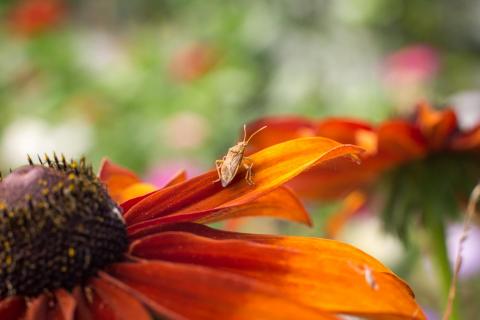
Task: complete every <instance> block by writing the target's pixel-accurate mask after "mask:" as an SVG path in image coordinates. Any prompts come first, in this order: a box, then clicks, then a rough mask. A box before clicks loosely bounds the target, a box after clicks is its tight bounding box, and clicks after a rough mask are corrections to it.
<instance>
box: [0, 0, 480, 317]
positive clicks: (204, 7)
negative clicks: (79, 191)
mask: <svg viewBox="0 0 480 320" xmlns="http://www.w3.org/2000/svg"><path fill="white" fill-rule="evenodd" d="M0 16H1V20H0V21H1V24H0V168H1V169H3V170H4V171H5V170H8V168H12V167H16V166H18V165H19V164H22V163H24V162H25V159H26V154H27V153H29V154H31V155H34V154H37V153H42V154H43V153H44V152H48V153H50V152H53V151H56V152H57V153H65V154H66V155H68V156H72V157H75V156H79V155H86V156H88V158H89V159H90V160H91V161H92V163H94V165H96V166H98V164H99V162H100V159H101V158H102V157H104V156H108V157H109V158H111V159H112V160H113V161H115V162H117V163H119V164H121V165H124V166H127V167H129V168H131V169H133V170H135V171H136V172H138V173H139V174H141V175H142V176H143V177H144V178H145V179H147V180H149V181H151V182H153V183H157V184H161V183H162V181H164V180H165V179H167V178H168V177H169V176H170V175H172V174H173V173H174V172H176V171H177V170H178V169H180V168H185V169H187V171H188V172H189V174H190V175H195V174H198V173H200V172H202V171H203V170H205V169H209V168H212V167H213V162H214V160H215V159H218V158H220V157H221V155H222V154H223V153H224V152H225V151H226V149H227V148H228V147H229V146H231V145H232V144H234V143H235V142H236V141H237V139H238V137H239V133H240V130H241V128H242V125H243V124H244V123H247V122H249V121H251V120H254V119H256V118H258V117H260V116H265V115H280V114H296V115H305V116H311V117H316V118H321V117H326V116H333V115H334V116H351V117H357V118H361V119H366V120H371V121H374V122H379V121H381V120H383V119H386V118H388V117H390V116H392V115H396V114H408V112H409V111H411V110H412V107H413V106H414V104H415V102H417V101H418V100H419V99H421V98H426V99H428V100H430V101H432V102H434V103H438V104H450V103H454V104H455V105H456V106H457V107H458V106H461V107H462V109H463V110H471V111H470V112H475V111H476V112H477V113H478V110H479V109H480V91H478V90H479V89H480V2H478V1H474V0H457V1H447V0H441V1H428V0H417V1H406V0H404V1H400V0H399V1H381V0H350V1H347V0H336V1H327V0H325V1H313V0H296V1H286V0H284V1H264V0H245V1H241V2H240V1H226V0H221V1H220V0H218V1H216V0H215V1H208V2H205V1H181V0H177V1H171V0H161V1H159V0H157V1H154V0H143V1H129V0H104V1H96V0H84V1H74V0H71V1H66V0H65V1H61V0H57V1H53V0H26V1H13V0H10V1H8V0H1V1H0ZM470 119H471V117H470V116H469V113H466V114H465V116H464V117H463V118H462V117H461V120H462V121H464V123H465V125H468V121H469V120H470ZM332 208H335V204H332ZM332 208H330V206H328V207H327V206H323V207H322V208H317V207H312V208H311V209H312V211H313V212H315V213H316V212H317V211H319V212H320V213H321V214H316V215H315V221H316V222H317V227H316V228H315V229H307V228H303V227H290V226H286V225H285V224H278V223H272V222H271V221H269V220H261V222H257V224H255V225H251V223H250V222H248V223H247V224H246V226H244V227H242V228H247V229H248V228H250V230H260V231H263V232H266V231H268V232H279V231H280V232H287V233H296V234H304V235H321V230H322V222H323V221H324V219H325V218H324V217H326V216H328V212H330V211H332V210H333V209H332ZM252 223H253V222H252ZM349 228H350V229H348V231H347V232H345V235H344V238H343V239H344V240H346V241H350V242H352V243H354V244H356V245H358V246H360V247H362V248H363V249H364V250H367V251H368V252H370V253H371V254H373V255H374V256H376V257H377V258H379V259H381V260H382V261H383V262H385V263H387V264H388V265H389V266H390V267H392V268H394V269H395V270H397V271H398V272H399V273H400V274H401V275H402V276H405V277H407V279H408V280H409V281H410V282H411V283H412V285H413V287H414V288H415V289H416V290H417V293H418V295H419V299H420V301H421V303H422V304H423V305H424V306H425V307H426V309H429V308H431V309H438V307H439V306H438V305H435V299H434V296H435V293H434V292H432V291H434V286H433V287H432V284H431V282H434V280H433V279H429V278H428V273H429V271H428V270H429V261H421V262H420V264H419V265H416V267H414V268H403V267H402V266H404V265H405V261H408V252H407V253H406V252H405V250H404V248H403V247H402V245H401V244H400V243H399V242H398V241H397V240H396V239H395V238H391V237H387V236H385V235H384V234H383V233H382V230H381V227H380V225H379V223H378V221H376V220H371V221H370V220H368V221H360V222H359V223H358V224H357V225H355V224H353V225H351V226H350V227H349ZM455 228H456V226H452V231H451V233H452V234H454V232H456V231H455V230H456V229H455ZM475 232H476V231H475ZM457 234H458V232H457ZM452 239H454V238H452ZM471 239H476V242H475V241H473V240H471V241H470V242H469V244H470V245H471V246H473V247H472V249H471V250H472V254H471V255H472V257H475V253H477V252H479V249H480V233H479V234H478V235H476V236H472V237H471ZM475 245H476V247H475ZM452 250H453V249H452ZM469 250H470V249H469ZM477 260H478V258H477ZM478 262H479V263H478V264H480V261H478ZM466 263H467V262H466ZM479 267H480V266H479ZM472 268H473V269H472V270H473V271H472V272H470V273H468V274H467V275H466V277H467V278H466V279H468V283H469V284H468V286H467V290H466V291H464V295H465V296H466V297H465V301H467V302H468V301H469V299H473V297H475V294H478V293H479V292H480V283H479V282H480V281H478V272H477V271H478V268H477V265H474V266H473V267H472ZM471 279H476V281H471ZM477 298H478V295H477ZM475 304H476V303H475V302H473V303H472V304H471V305H470V304H468V303H465V304H464V306H465V308H467V309H468V310H467V311H468V312H467V314H469V312H470V313H472V314H475V313H476V312H475V308H478V306H477V305H475ZM469 309H472V311H469ZM477 310H478V309H477ZM432 319H434V316H432ZM472 319H475V316H473V318H472Z"/></svg>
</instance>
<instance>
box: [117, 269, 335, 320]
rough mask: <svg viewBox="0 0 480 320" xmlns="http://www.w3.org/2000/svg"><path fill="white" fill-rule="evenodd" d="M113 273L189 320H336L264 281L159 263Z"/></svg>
mask: <svg viewBox="0 0 480 320" xmlns="http://www.w3.org/2000/svg"><path fill="white" fill-rule="evenodd" d="M111 273H113V275H114V276H115V277H116V278H118V279H120V281H121V282H123V283H125V284H126V285H127V286H129V287H131V288H132V289H134V290H135V291H137V292H138V293H140V294H141V295H143V296H145V297H147V298H148V299H149V301H153V302H155V303H156V304H158V305H161V306H163V307H165V308H168V309H169V310H172V311H174V312H176V313H178V314H180V315H181V316H183V317H185V318H187V319H198V320H201V319H239V320H240V319H252V317H255V318H258V319H336V317H333V316H330V315H328V314H326V313H324V312H322V311H320V310H318V311H317V310H313V309H312V308H309V307H306V306H302V305H300V304H297V303H295V302H293V301H291V300H288V299H285V297H282V296H281V295H279V294H278V293H277V292H275V291H273V290H271V288H269V287H268V286H265V285H264V284H263V283H261V282H259V281H255V280H252V279H249V278H247V277H243V276H239V275H236V274H232V273H229V272H225V271H222V270H215V269H211V268H206V267H202V266H194V265H189V264H180V263H170V262H163V261H155V262H142V263H122V264H117V265H114V266H112V268H111ZM149 306H150V305H149ZM150 307H151V308H152V309H154V308H155V305H153V306H150Z"/></svg>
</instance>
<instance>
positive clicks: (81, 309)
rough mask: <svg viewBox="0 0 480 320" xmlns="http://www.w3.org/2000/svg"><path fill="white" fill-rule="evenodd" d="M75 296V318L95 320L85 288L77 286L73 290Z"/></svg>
mask: <svg viewBox="0 0 480 320" xmlns="http://www.w3.org/2000/svg"><path fill="white" fill-rule="evenodd" d="M72 295H73V297H74V298H75V302H76V304H77V307H76V309H75V317H76V318H75V319H77V320H94V318H93V315H92V313H91V312H90V309H89V307H88V302H87V298H86V297H85V294H84V292H83V288H82V287H80V286H77V287H75V288H74V289H73V292H72Z"/></svg>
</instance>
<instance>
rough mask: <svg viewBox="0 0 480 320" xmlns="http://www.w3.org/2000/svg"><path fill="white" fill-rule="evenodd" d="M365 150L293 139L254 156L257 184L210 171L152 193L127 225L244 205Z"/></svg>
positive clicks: (128, 218) (135, 208)
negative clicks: (224, 180)
mask: <svg viewBox="0 0 480 320" xmlns="http://www.w3.org/2000/svg"><path fill="white" fill-rule="evenodd" d="M361 150H362V149H361V148H359V147H357V146H353V145H344V144H340V143H338V142H335V141H333V140H330V139H325V138H316V137H315V138H302V139H295V140H289V141H287V142H283V143H280V144H277V145H274V146H272V147H269V148H267V149H263V150H261V151H259V152H257V153H255V154H253V155H251V156H250V158H251V159H252V161H253V164H254V165H253V172H254V177H253V179H254V181H255V185H253V186H252V185H249V184H247V183H246V182H245V181H244V179H243V175H244V172H243V171H240V172H239V173H238V174H237V177H236V178H235V179H234V180H233V181H232V183H231V184H230V185H229V186H228V187H226V188H223V187H222V186H221V185H220V183H219V182H216V183H214V181H215V180H216V178H217V177H216V176H217V173H216V171H210V172H208V173H206V174H203V175H201V176H198V177H196V178H193V179H190V180H188V181H186V182H184V183H180V184H176V185H174V186H172V187H169V188H166V189H162V190H159V191H157V192H155V193H152V194H151V195H149V196H148V197H145V198H144V199H143V200H141V201H139V202H138V203H136V204H135V205H133V206H132V207H131V208H130V209H129V210H128V211H127V212H126V214H125V219H126V221H127V224H133V223H138V222H141V221H145V220H147V219H153V218H158V217H162V216H166V215H169V214H174V213H178V212H184V213H187V212H195V211H204V210H210V209H212V208H219V207H220V208H226V207H231V206H234V205H235V206H236V205H243V204H245V203H248V202H250V201H253V200H255V199H257V198H258V197H260V196H262V195H264V194H267V193H268V192H270V191H272V190H274V189H276V188H278V187H279V186H281V185H283V184H284V183H286V182H288V181H289V180H291V179H292V178H294V177H295V176H297V175H299V174H300V173H301V172H303V171H305V170H307V169H309V168H311V167H312V166H314V165H316V164H319V163H322V162H324V161H328V160H332V159H335V158H339V157H342V156H348V155H352V154H358V153H360V152H361ZM180 191H181V192H180Z"/></svg>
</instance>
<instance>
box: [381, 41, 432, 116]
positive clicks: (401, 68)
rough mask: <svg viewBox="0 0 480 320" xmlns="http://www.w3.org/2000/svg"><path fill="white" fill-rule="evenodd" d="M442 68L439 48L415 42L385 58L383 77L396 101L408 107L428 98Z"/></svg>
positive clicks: (400, 105)
mask: <svg viewBox="0 0 480 320" xmlns="http://www.w3.org/2000/svg"><path fill="white" fill-rule="evenodd" d="M439 67H440V62H439V56H438V53H437V51H436V50H435V49H434V48H432V47H430V46H428V45H413V46H409V47H406V48H403V49H400V50H398V51H396V52H394V53H392V54H390V55H389V56H387V57H386V58H385V62H384V74H383V79H384V83H385V86H386V87H387V89H388V91H389V93H390V95H391V96H392V99H393V100H394V103H395V104H396V105H397V106H398V107H400V108H405V107H408V106H411V105H413V104H414V103H415V102H416V101H418V100H419V99H423V98H425V96H426V95H427V88H428V85H429V84H430V83H431V81H432V80H433V79H434V77H435V76H436V74H437V72H438V69H439Z"/></svg>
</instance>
